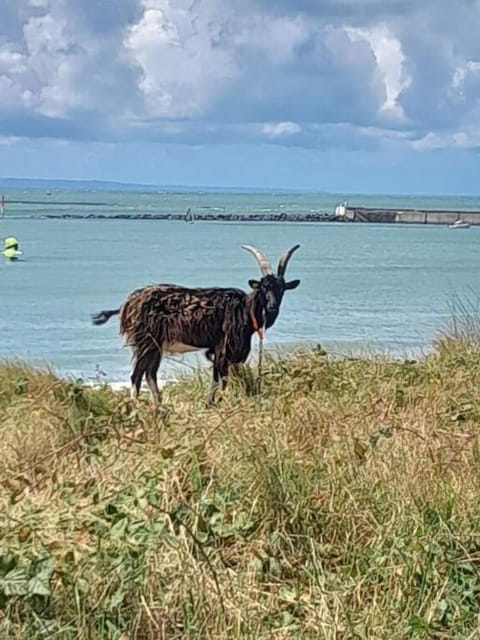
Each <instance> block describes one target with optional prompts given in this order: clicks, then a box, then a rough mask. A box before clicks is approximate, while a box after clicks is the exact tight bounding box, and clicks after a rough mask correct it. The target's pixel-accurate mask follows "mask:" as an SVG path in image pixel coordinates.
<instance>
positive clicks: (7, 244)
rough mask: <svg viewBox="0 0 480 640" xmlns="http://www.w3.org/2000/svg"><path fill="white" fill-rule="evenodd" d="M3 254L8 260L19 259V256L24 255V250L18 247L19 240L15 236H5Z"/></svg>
mask: <svg viewBox="0 0 480 640" xmlns="http://www.w3.org/2000/svg"><path fill="white" fill-rule="evenodd" d="M3 255H4V256H5V258H7V260H18V256H21V255H22V252H21V251H19V249H18V240H17V239H16V238H14V237H13V236H11V237H10V238H5V241H4V249H3Z"/></svg>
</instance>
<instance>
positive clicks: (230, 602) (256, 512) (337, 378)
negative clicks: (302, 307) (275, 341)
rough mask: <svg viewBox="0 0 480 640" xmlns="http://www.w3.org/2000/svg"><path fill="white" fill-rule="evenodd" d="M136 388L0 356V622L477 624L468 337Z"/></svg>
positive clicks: (479, 356)
mask: <svg viewBox="0 0 480 640" xmlns="http://www.w3.org/2000/svg"><path fill="white" fill-rule="evenodd" d="M265 368H266V371H265V376H264V378H263V381H262V389H261V393H255V386H256V385H255V384H254V383H255V372H252V371H251V370H249V369H247V370H246V372H245V374H244V375H243V376H242V377H241V378H238V379H237V380H235V381H234V382H233V383H232V385H231V386H230V387H229V389H228V391H227V392H226V393H225V396H224V399H223V401H222V402H221V403H219V404H218V406H216V407H215V408H214V409H211V410H207V409H205V408H204V397H205V388H206V385H207V384H208V383H207V382H206V379H205V378H204V377H202V376H199V377H198V378H194V379H192V380H189V381H186V382H184V383H180V384H178V385H172V386H170V387H167V389H166V390H165V392H164V405H163V407H162V409H161V411H160V412H159V413H158V415H155V414H154V413H153V410H152V409H151V407H150V405H149V402H148V399H147V398H146V399H145V401H144V402H143V401H142V402H141V403H140V405H139V406H138V407H137V408H132V406H131V405H130V403H129V400H128V397H127V394H126V393H125V394H123V393H114V392H112V391H111V390H109V389H108V388H106V387H105V388H100V389H90V388H87V387H84V386H82V385H81V384H79V383H67V382H65V381H60V380H58V379H56V378H55V376H53V375H51V374H49V373H43V372H34V371H32V370H30V369H28V368H24V367H22V366H19V365H15V364H11V365H4V366H3V367H2V368H0V409H1V414H2V422H1V425H0V460H1V462H0V483H1V484H0V500H1V505H0V637H1V638H2V640H3V639H10V638H11V639H17V640H18V639H20V638H21V639H22V640H23V639H25V638H59V639H62V640H73V639H82V640H88V639H92V640H106V639H107V638H108V639H112V640H114V639H116V640H119V639H121V640H134V639H138V640H159V639H162V638H169V639H176V638H178V639H183V638H212V639H223V638H225V639H229V640H230V639H237V638H238V639H240V638H242V639H243V638H245V639H246V638H251V639H252V640H259V639H263V638H282V639H283V638H294V639H300V640H301V639H306V638H326V639H332V640H333V639H347V638H348V639H350V638H352V639H353V638H358V639H368V640H375V639H378V640H386V639H389V640H394V639H396V640H405V639H407V638H418V639H421V638H438V639H440V638H453V639H459V640H460V639H468V638H472V639H473V638H478V637H479V620H480V618H479V616H480V499H479V497H480V429H479V427H480V343H479V342H478V341H477V340H476V339H473V338H472V337H471V336H465V335H464V336H461V337H459V338H457V339H447V338H445V339H443V340H441V341H440V342H439V343H438V344H437V346H436V350H435V352H434V353H432V354H431V355H429V356H427V357H426V358H424V359H422V360H419V361H391V360H385V359H353V358H352V359H344V360H332V359H329V358H328V357H325V355H323V353H322V351H321V350H320V349H319V350H317V351H316V352H313V353H312V354H309V355H305V356H298V357H295V358H293V359H291V360H282V361H279V362H269V363H267V366H266V367H265Z"/></svg>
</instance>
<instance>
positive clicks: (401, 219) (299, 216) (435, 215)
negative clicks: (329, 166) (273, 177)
mask: <svg viewBox="0 0 480 640" xmlns="http://www.w3.org/2000/svg"><path fill="white" fill-rule="evenodd" d="M339 210H340V211H339ZM8 217H9V218H12V219H13V218H15V217H16V216H15V215H10V216H8ZM19 217H22V218H29V219H37V220H38V219H40V220H45V219H47V220H48V219H52V220H178V221H183V222H188V223H192V222H342V223H377V224H379V223H380V224H437V225H442V224H443V225H449V224H453V223H454V222H455V221H457V220H459V219H461V220H463V221H464V222H468V223H469V224H470V225H480V211H453V210H452V211H450V210H436V209H428V210H427V209H424V210H421V209H379V208H373V207H354V206H350V205H349V206H342V207H337V210H336V212H335V213H327V212H297V213H293V212H290V213H287V212H282V213H275V212H268V213H226V212H208V213H196V214H189V215H188V216H186V215H185V214H183V213H171V214H170V213H110V214H104V213H48V214H30V215H22V216H19Z"/></svg>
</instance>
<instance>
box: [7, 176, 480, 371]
mask: <svg viewBox="0 0 480 640" xmlns="http://www.w3.org/2000/svg"><path fill="white" fill-rule="evenodd" d="M0 191H1V192H2V193H3V194H4V196H5V201H6V206H5V209H6V211H5V217H3V218H0V238H4V237H6V236H10V235H14V236H16V237H17V238H18V240H19V243H20V248H21V250H22V251H23V258H24V260H23V261H21V262H17V263H8V262H7V261H3V260H2V261H0V293H1V305H0V359H2V360H4V361H5V360H16V361H17V360H20V361H25V362H28V363H30V364H32V365H35V366H39V367H44V368H47V367H48V368H50V369H52V370H53V371H55V372H56V373H58V374H59V375H62V376H66V377H68V378H72V379H76V378H82V379H83V380H85V381H93V382H94V381H105V382H112V383H119V382H126V381H127V380H128V377H129V370H130V354H129V352H128V349H127V348H125V347H124V346H123V345H122V340H121V338H120V336H119V335H118V320H117V318H113V319H112V320H111V321H110V322H109V323H108V324H106V325H104V326H100V327H96V326H93V325H92V323H91V315H92V314H94V313H96V312H98V311H100V310H102V309H111V308H116V307H118V306H119V305H120V304H121V303H122V302H123V301H124V300H125V298H126V296H127V295H128V293H129V292H130V291H132V290H133V289H136V288H138V287H141V286H144V285H147V284H152V283H162V282H163V283H176V284H182V285H187V286H206V287H207V286H215V285H217V286H234V287H240V288H244V289H247V290H248V280H249V279H251V278H255V277H258V275H259V271H258V267H257V265H256V262H255V261H254V259H253V257H252V256H251V255H250V254H249V253H247V252H246V251H244V250H243V249H242V244H244V243H249V244H253V245H255V246H257V247H259V248H260V249H262V250H263V251H264V252H265V253H266V254H267V255H268V257H269V258H270V260H271V262H272V264H273V265H274V266H275V265H276V263H277V261H278V259H279V257H280V256H281V254H282V253H283V252H284V251H285V250H286V249H288V248H289V247H290V246H291V245H293V244H297V243H298V244H300V245H301V246H300V249H299V250H298V251H297V252H296V253H295V255H294V256H293V258H292V260H291V262H290V265H289V268H288V274H287V276H288V277H290V278H292V279H300V280H301V284H300V286H299V287H298V288H297V289H296V290H294V291H289V292H287V293H286V294H285V297H284V300H283V304H282V308H281V312H280V315H279V318H278V320H277V322H276V324H275V325H274V327H272V328H271V329H270V330H269V331H268V332H267V335H266V343H265V346H266V348H267V349H270V350H271V351H272V352H277V353H278V352H289V351H292V350H304V349H309V348H311V347H312V346H315V345H321V346H322V347H323V348H324V349H326V351H327V352H329V353H331V354H333V355H343V354H359V353H361V354H372V353H382V354H390V355H394V356H400V357H418V356H419V355H422V354H425V353H428V351H429V350H430V349H431V348H432V345H433V344H434V341H435V340H436V338H437V337H438V336H439V335H440V334H441V333H442V332H443V331H445V330H446V329H447V328H448V326H449V323H450V321H451V319H452V308H453V307H454V306H455V304H458V301H459V300H460V301H463V302H465V303H466V304H467V306H470V307H471V308H472V309H473V308H475V309H477V308H478V300H479V295H478V294H479V290H480V285H479V282H480V278H479V275H480V228H474V227H472V228H470V229H461V230H460V229H458V230H450V229H448V228H447V227H446V226H434V225H432V226H430V225H405V226H403V225H388V224H386V225H381V224H345V223H332V222H322V223H279V222H251V223H250V222H231V223H230V222H199V221H195V222H194V223H193V224H188V223H185V222H184V221H174V220H158V221H155V220H124V219H120V220H119V219H109V218H108V216H113V215H116V214H143V213H167V214H168V213H171V214H178V213H185V212H186V211H187V209H189V208H190V209H191V211H192V212H193V213H194V214H195V213H205V212H210V213H215V212H221V213H227V214H229V213H243V214H245V213H247V214H255V213H262V214H269V213H279V212H288V213H306V212H320V213H331V212H333V210H334V208H335V206H336V205H337V204H339V203H340V202H344V201H345V200H347V201H348V202H349V203H351V204H354V205H358V206H376V207H419V208H420V207H422V208H432V209H435V208H441V209H445V208H447V209H458V210H473V209H477V210H480V198H473V197H468V198H454V197H447V198H445V197H418V196H385V195H362V194H325V193H314V192H305V193H294V192H289V191H281V192H276V191H268V190H263V191H248V190H243V191H240V190H223V191H222V190H213V189H204V190H202V189H190V190H189V189H180V188H178V189H176V188H171V189H167V188H165V189H163V188H148V189H147V188H141V187H138V188H113V187H109V188H102V187H101V186H99V185H97V184H96V185H94V186H92V184H91V183H76V184H75V185H70V184H69V185H67V186H61V187H56V188H55V187H52V188H51V189H50V188H49V189H47V190H46V189H45V188H44V187H43V186H42V187H41V188H39V187H37V188H31V187H19V186H16V187H11V186H10V187H7V188H1V187H0ZM0 197H1V194H0ZM65 214H80V215H85V216H87V217H86V219H82V220H75V219H62V218H61V216H62V215H65ZM46 215H48V216H50V215H56V216H58V217H57V218H54V219H50V218H45V217H44V216H46ZM89 215H93V216H96V215H103V216H107V217H106V218H105V219H95V218H88V216H89ZM256 348H257V347H256ZM254 356H255V349H254V351H253V357H254ZM204 364H205V361H204V358H203V357H200V356H191V355H187V356H181V357H171V356H169V357H167V358H165V361H164V363H163V365H162V368H161V374H160V376H161V377H162V378H163V379H172V378H178V377H180V376H182V375H188V374H190V373H191V372H192V371H194V370H195V369H197V367H199V366H204Z"/></svg>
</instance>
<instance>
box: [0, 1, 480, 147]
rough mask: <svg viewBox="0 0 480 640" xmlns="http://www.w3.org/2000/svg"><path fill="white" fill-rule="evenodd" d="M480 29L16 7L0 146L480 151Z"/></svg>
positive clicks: (355, 12) (229, 8)
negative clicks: (150, 142) (40, 140)
mask: <svg viewBox="0 0 480 640" xmlns="http://www.w3.org/2000/svg"><path fill="white" fill-rule="evenodd" d="M479 17H480V14H479V3H478V2H474V1H473V0H460V1H459V2H457V3H455V5H452V4H451V3H449V2H447V0H425V1H424V2H422V3H418V2H414V1H413V0H403V1H401V0H357V1H356V2H354V3H353V2H350V1H348V2H347V0H326V1H325V2H321V3H320V2H318V1H317V0H296V2H292V1H288V2H287V0H242V1H240V0H233V2H231V3H228V5H227V4H226V3H223V2H221V0H116V1H115V2H111V0H4V2H3V3H2V5H1V7H0V23H1V24H2V33H3V35H2V36H0V136H23V137H53V138H55V137H57V138H65V139H89V140H106V141H115V140H125V139H136V138H138V139H158V140H159V141H161V140H169V141H181V142H183V143H188V142H191V143H192V144H199V143H205V144H206V143H209V144H215V143H219V142H227V141H231V140H234V141H242V140H244V141H246V142H252V141H255V140H257V141H261V142H268V143H276V144H282V145H299V146H305V147H310V146H319V147H321V146H335V145H341V146H343V145H345V144H348V142H349V141H350V144H351V145H352V146H359V147H361V146H362V145H364V146H368V147H371V146H382V145H383V146H384V145H391V144H404V145H413V144H414V145H415V146H416V148H419V149H421V148H424V147H425V148H428V146H429V144H430V143H431V144H432V145H435V146H442V145H444V146H450V145H453V144H458V140H461V141H462V142H461V144H462V146H464V147H468V146H469V142H468V141H469V139H472V146H474V143H475V144H476V143H477V142H478V135H477V131H479V130H480V121H479V115H480V100H479V98H480V44H479V42H478V38H477V34H478V27H479V26H480V25H479V22H480V20H479ZM366 132H369V133H366ZM372 132H376V133H375V134H374V135H372ZM455 140H457V143H455V142H454V141H455ZM452 141H453V142H452ZM475 141H477V142H475Z"/></svg>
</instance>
